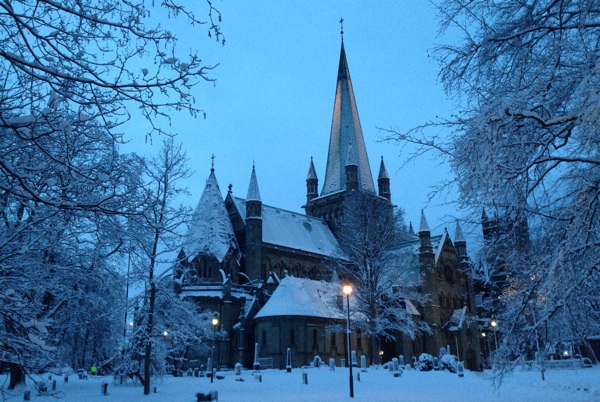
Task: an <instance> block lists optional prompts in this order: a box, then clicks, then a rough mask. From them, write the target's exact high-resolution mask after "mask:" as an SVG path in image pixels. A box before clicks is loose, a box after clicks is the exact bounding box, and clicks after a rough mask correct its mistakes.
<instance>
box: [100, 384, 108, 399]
mask: <svg viewBox="0 0 600 402" xmlns="http://www.w3.org/2000/svg"><path fill="white" fill-rule="evenodd" d="M100 393H101V394H102V395H104V396H106V395H108V383H107V382H103V383H102V385H101V388H100Z"/></svg>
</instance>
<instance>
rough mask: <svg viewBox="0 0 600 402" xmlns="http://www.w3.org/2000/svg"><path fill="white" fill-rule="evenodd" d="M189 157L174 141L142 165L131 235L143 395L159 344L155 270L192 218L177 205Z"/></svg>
mask: <svg viewBox="0 0 600 402" xmlns="http://www.w3.org/2000/svg"><path fill="white" fill-rule="evenodd" d="M186 163H187V156H186V154H185V152H184V151H183V148H182V146H181V144H176V143H175V142H174V140H173V139H172V138H169V139H167V140H165V141H164V142H163V145H162V147H161V150H160V152H159V155H158V156H157V157H155V158H151V159H148V160H145V161H144V162H143V178H144V184H143V186H142V189H141V190H142V196H143V198H144V202H143V203H141V205H142V206H143V210H142V211H141V214H139V215H134V216H132V219H131V228H130V235H131V236H133V237H134V241H135V244H136V247H137V248H138V249H139V255H140V257H141V259H142V262H141V263H140V268H141V270H140V280H143V282H144V283H145V287H146V289H145V299H144V307H143V309H142V312H143V313H144V317H143V327H144V328H145V330H144V331H145V332H144V347H145V350H144V353H143V354H144V366H143V368H144V371H143V372H144V394H146V395H147V394H149V393H150V378H151V375H152V370H151V366H152V365H151V362H152V360H151V359H152V355H153V345H154V344H155V343H156V341H157V336H156V335H157V333H156V330H155V324H156V323H155V317H154V316H155V310H156V300H157V294H158V291H159V287H158V280H159V279H160V276H158V275H157V272H156V270H157V269H158V268H159V266H160V264H161V263H166V264H169V266H170V263H171V262H172V261H170V260H168V259H169V258H170V257H172V255H171V254H170V253H172V252H173V251H174V250H176V248H177V246H178V245H179V244H180V240H181V239H180V237H181V228H182V225H184V224H185V223H186V222H187V220H188V217H189V214H190V209H189V208H188V207H184V206H182V205H179V206H177V205H175V203H176V202H177V197H179V196H180V195H182V194H185V193H186V192H187V190H185V189H182V188H179V187H177V182H178V181H179V180H181V179H184V178H186V177H188V176H189V171H188V168H187V166H186Z"/></svg>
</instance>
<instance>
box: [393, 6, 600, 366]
mask: <svg viewBox="0 0 600 402" xmlns="http://www.w3.org/2000/svg"><path fill="white" fill-rule="evenodd" d="M438 10H439V13H440V15H441V18H442V30H446V29H448V30H452V32H453V33H458V34H459V35H461V38H460V40H459V42H458V43H456V44H448V45H442V46H439V47H438V48H437V49H436V55H437V56H438V58H439V60H440V62H441V64H442V69H441V73H440V77H441V79H442V82H443V83H444V86H445V88H446V90H447V92H448V93H449V94H450V95H455V96H457V98H459V99H460V100H461V101H462V107H461V111H460V113H459V114H458V115H457V116H452V117H448V118H447V119H442V120H437V121H432V122H429V123H426V124H424V125H422V126H420V127H417V128H415V129H413V130H411V131H409V132H407V133H400V132H397V130H388V133H389V134H390V139H392V140H397V141H402V142H404V143H410V144H413V145H416V150H417V154H420V153H423V152H428V151H433V152H437V153H438V155H439V156H442V157H445V158H446V159H447V161H448V162H449V163H450V164H451V166H452V168H453V170H454V173H455V184H456V185H457V186H458V189H459V191H460V204H461V205H462V206H463V207H464V208H466V209H469V210H470V211H471V212H472V213H473V214H476V215H475V216H480V214H481V208H482V207H485V208H486V209H487V211H492V212H494V213H495V214H497V216H498V219H499V220H501V221H502V222H503V225H502V226H501V227H500V229H499V232H498V234H499V235H498V236H497V238H496V240H495V241H496V242H500V243H502V242H510V241H514V240H515V239H517V238H518V237H519V236H521V237H523V235H524V233H525V232H524V228H525V226H526V228H527V229H526V234H527V237H529V240H530V244H529V246H528V248H527V249H521V250H519V249H518V248H515V249H514V250H513V251H514V252H510V253H506V254H505V255H502V256H500V257H501V259H502V264H503V265H505V266H506V267H510V268H511V274H510V280H509V281H508V283H507V285H506V286H505V287H504V288H503V289H502V292H501V294H500V296H499V297H500V298H501V299H502V301H503V303H502V304H503V306H504V309H503V311H501V312H500V316H499V319H500V323H501V324H502V323H503V324H504V325H503V327H501V333H502V341H503V347H502V348H500V350H499V351H498V353H497V360H496V361H497V362H499V363H502V364H504V366H505V367H507V368H510V367H512V364H513V362H514V361H515V360H514V357H515V356H519V355H523V354H525V353H526V352H527V350H525V349H526V348H524V347H522V345H527V344H531V343H532V342H531V340H534V339H535V338H536V337H537V336H538V334H541V333H542V332H544V331H542V329H543V328H545V327H546V326H547V325H548V324H551V323H552V322H553V321H554V320H556V319H557V317H564V316H565V315H567V316H570V317H572V318H573V319H574V322H573V323H575V322H576V325H572V326H571V328H572V329H573V331H574V332H572V333H571V335H570V337H571V338H572V339H571V341H572V342H575V343H580V342H585V337H586V336H589V335H596V334H598V333H599V332H600V328H599V327H598V322H599V321H598V319H599V313H600V312H599V310H598V305H597V302H596V300H597V297H598V291H597V287H596V285H595V283H596V281H597V278H598V275H599V272H598V270H599V266H598V261H600V247H599V246H600V238H599V233H600V230H599V229H600V222H599V216H600V215H599V213H600V203H599V200H600V198H599V196H598V195H599V190H598V189H599V188H600V169H599V167H600V157H599V155H600V152H599V151H600V132H599V130H600V128H599V127H600V124H599V122H600V114H598V99H599V96H600V81H599V74H598V72H599V71H600V69H599V68H600V67H599V66H600V39H599V38H600V2H599V1H597V0H586V1H574V0H566V1H549V0H548V1H545V0H544V1H534V2H533V1H532V2H528V1H517V0H509V1H504V2H497V1H491V0H475V1H468V2H465V1H461V0H448V1H441V2H440V3H439V5H438ZM440 128H443V130H440ZM440 132H443V133H445V136H444V135H439V133H440ZM524 224H525V226H524ZM532 311H533V312H534V313H535V314H532ZM575 312H576V313H575ZM534 316H535V317H536V319H535V320H534V319H533V317H534ZM563 322H564V320H563Z"/></svg>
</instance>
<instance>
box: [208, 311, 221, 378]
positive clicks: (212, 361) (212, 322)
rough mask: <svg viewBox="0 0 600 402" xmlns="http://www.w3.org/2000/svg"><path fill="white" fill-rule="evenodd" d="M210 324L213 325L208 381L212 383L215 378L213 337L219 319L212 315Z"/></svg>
mask: <svg viewBox="0 0 600 402" xmlns="http://www.w3.org/2000/svg"><path fill="white" fill-rule="evenodd" d="M211 324H212V326H213V342H212V357H211V358H210V363H211V366H210V382H211V383H212V382H213V381H214V379H215V337H216V332H217V325H219V319H218V318H217V317H213V319H212V321H211Z"/></svg>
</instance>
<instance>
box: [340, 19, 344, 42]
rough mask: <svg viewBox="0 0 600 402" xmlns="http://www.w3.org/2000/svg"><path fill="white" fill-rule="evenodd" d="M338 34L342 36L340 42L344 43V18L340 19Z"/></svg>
mask: <svg viewBox="0 0 600 402" xmlns="http://www.w3.org/2000/svg"><path fill="white" fill-rule="evenodd" d="M340 34H341V35H342V42H344V18H343V17H342V18H340Z"/></svg>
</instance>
